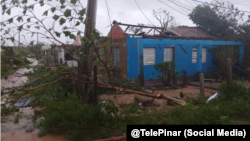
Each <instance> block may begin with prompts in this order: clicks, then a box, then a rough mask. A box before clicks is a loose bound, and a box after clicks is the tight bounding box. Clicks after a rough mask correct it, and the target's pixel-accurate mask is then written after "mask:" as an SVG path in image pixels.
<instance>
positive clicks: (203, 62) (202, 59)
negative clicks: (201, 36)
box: [201, 47, 207, 63]
mask: <svg viewBox="0 0 250 141" xmlns="http://www.w3.org/2000/svg"><path fill="white" fill-rule="evenodd" d="M203 49H205V55H204V54H203ZM201 56H202V58H201V61H202V63H206V62H207V47H203V48H202V54H201ZM203 56H205V61H203Z"/></svg>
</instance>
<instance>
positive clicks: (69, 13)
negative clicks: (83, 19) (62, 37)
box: [64, 9, 71, 17]
mask: <svg viewBox="0 0 250 141" xmlns="http://www.w3.org/2000/svg"><path fill="white" fill-rule="evenodd" d="M64 16H65V17H69V16H71V10H70V9H66V10H65V11H64Z"/></svg>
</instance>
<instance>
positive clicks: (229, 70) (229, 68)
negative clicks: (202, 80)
mask: <svg viewBox="0 0 250 141" xmlns="http://www.w3.org/2000/svg"><path fill="white" fill-rule="evenodd" d="M227 82H228V84H229V85H231V84H232V82H233V79H232V60H231V58H227Z"/></svg>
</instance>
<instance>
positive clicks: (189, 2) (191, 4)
mask: <svg viewBox="0 0 250 141" xmlns="http://www.w3.org/2000/svg"><path fill="white" fill-rule="evenodd" d="M185 1H186V2H187V3H188V4H189V5H190V6H193V7H195V6H194V5H193V4H191V3H190V2H189V1H187V0H185Z"/></svg>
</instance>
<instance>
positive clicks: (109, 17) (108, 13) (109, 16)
mask: <svg viewBox="0 0 250 141" xmlns="http://www.w3.org/2000/svg"><path fill="white" fill-rule="evenodd" d="M105 3H106V7H107V11H108V16H109V22H110V25H111V19H110V14H109V8H108V4H107V0H105Z"/></svg>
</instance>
